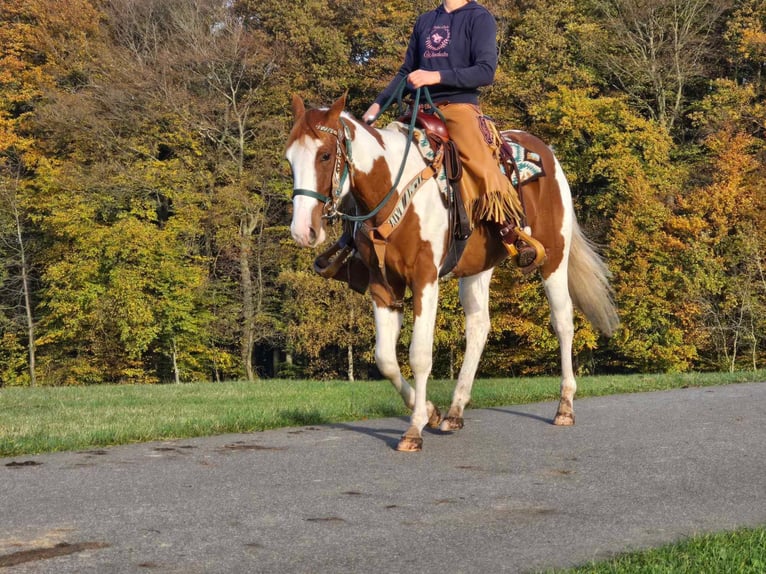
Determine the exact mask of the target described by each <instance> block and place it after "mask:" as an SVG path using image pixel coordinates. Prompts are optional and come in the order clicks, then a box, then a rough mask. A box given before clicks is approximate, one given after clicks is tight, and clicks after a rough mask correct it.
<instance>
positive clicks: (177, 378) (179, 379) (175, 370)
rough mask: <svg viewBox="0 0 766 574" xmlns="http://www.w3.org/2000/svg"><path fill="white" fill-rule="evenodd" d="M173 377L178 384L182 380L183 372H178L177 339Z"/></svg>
mask: <svg viewBox="0 0 766 574" xmlns="http://www.w3.org/2000/svg"><path fill="white" fill-rule="evenodd" d="M173 378H174V379H175V382H176V384H178V383H180V382H181V374H180V373H179V372H178V347H176V340H175V339H173Z"/></svg>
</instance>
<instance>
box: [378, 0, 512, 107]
mask: <svg viewBox="0 0 766 574" xmlns="http://www.w3.org/2000/svg"><path fill="white" fill-rule="evenodd" d="M496 34H497V24H496V23H495V17H494V16H492V14H491V13H490V12H489V10H487V9H486V8H484V7H483V6H481V5H479V4H477V3H476V2H469V3H468V4H466V5H465V6H461V7H460V8H458V9H457V10H454V11H452V12H447V11H446V10H445V9H444V6H443V5H439V7H438V8H436V9H435V10H431V11H430V12H426V13H425V14H422V15H421V16H419V17H418V19H417V21H416V22H415V26H414V29H413V31H412V35H411V36H410V42H409V45H408V46H407V53H406V54H405V56H404V64H403V65H402V67H401V68H399V71H398V72H397V74H396V76H395V77H394V79H393V80H392V81H391V83H390V84H389V85H388V87H386V89H385V90H383V91H382V92H381V93H380V95H379V96H378V97H377V99H376V100H375V101H376V102H377V103H378V104H380V105H382V104H384V103H385V102H386V101H388V98H389V97H391V95H392V94H393V93H394V91H395V90H396V88H397V86H399V84H400V82H401V81H402V80H403V79H404V78H405V77H407V75H408V74H409V73H410V72H413V71H415V70H418V69H423V70H428V71H438V72H440V73H441V83H440V84H437V85H434V86H428V89H429V91H430V92H431V97H432V98H433V101H434V102H436V103H440V102H446V101H449V102H461V103H472V104H478V102H479V87H480V86H488V85H490V84H491V83H492V82H493V80H494V79H495V69H496V68H497V40H496Z"/></svg>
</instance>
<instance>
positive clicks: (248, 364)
mask: <svg viewBox="0 0 766 574" xmlns="http://www.w3.org/2000/svg"><path fill="white" fill-rule="evenodd" d="M249 236H250V233H249V232H248V231H247V227H246V225H245V223H244V222H243V223H242V224H241V225H240V242H239V243H240V250H239V272H240V287H241V289H242V340H241V343H240V354H241V356H242V366H243V367H244V368H245V375H246V376H247V380H248V381H250V382H253V381H254V380H255V370H254V369H253V348H254V347H255V308H254V306H253V278H252V276H251V275H250V241H249Z"/></svg>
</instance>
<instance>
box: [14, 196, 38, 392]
mask: <svg viewBox="0 0 766 574" xmlns="http://www.w3.org/2000/svg"><path fill="white" fill-rule="evenodd" d="M13 216H14V220H15V223H16V240H17V241H18V243H19V258H20V263H21V288H22V290H23V292H24V311H25V316H26V322H27V351H28V355H29V384H30V385H32V386H33V387H34V386H36V385H37V370H36V368H35V321H34V316H33V315H32V293H31V288H30V285H29V273H28V270H27V269H28V265H27V254H26V250H25V249H24V235H23V233H22V230H21V216H20V214H19V209H18V205H17V204H16V202H15V201H14V202H13Z"/></svg>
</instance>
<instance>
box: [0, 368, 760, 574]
mask: <svg viewBox="0 0 766 574" xmlns="http://www.w3.org/2000/svg"><path fill="white" fill-rule="evenodd" d="M392 392H393V390H392ZM555 408H556V405H555V404H554V403H541V404H533V405H526V406H513V407H506V408H493V409H482V410H469V411H467V412H466V426H465V428H464V429H463V430H462V431H460V432H458V433H455V434H453V435H443V434H441V433H439V432H429V433H427V434H426V435H425V437H424V450H423V452H422V453H416V454H404V453H398V452H395V451H394V450H393V448H394V446H395V445H396V442H397V439H398V437H399V435H400V434H401V433H402V432H403V431H404V429H405V428H406V422H405V420H404V419H398V418H394V419H381V420H371V421H363V422H359V423H353V424H340V425H331V426H318V427H301V428H290V429H283V430H276V431H268V432H262V433H253V434H242V435H225V436H218V437H211V438H202V439H189V440H179V441H173V442H163V443H147V444H138V445H131V446H124V447H115V448H109V449H104V450H95V451H88V452H77V453H58V454H51V455H42V456H24V457H15V458H4V459H0V570H3V571H8V572H13V573H14V574H16V573H26V572H35V573H38V572H46V573H47V572H51V573H56V574H61V573H69V572H77V573H85V572H97V573H113V572H115V573H122V572H151V573H155V572H157V573H166V572H173V573H176V572H177V573H185V574H189V573H198V572H199V573H239V572H243V573H249V572H258V573H261V572H263V573H274V574H280V573H298V572H307V573H309V572H310V573H324V572H327V573H333V574H335V573H346V572H371V573H373V572H374V573H376V574H382V573H398V572H418V573H422V574H428V573H432V572H433V573H436V572H438V573H439V574H442V573H443V572H449V573H450V574H454V573H461V572H465V573H478V572H481V573H493V572H530V571H533V572H534V571H538V570H541V569H546V568H551V567H560V566H569V565H575V564H578V563H582V562H584V561H588V560H591V559H600V558H604V557H607V556H610V555H612V554H614V553H617V552H621V551H624V550H628V549H636V548H642V547H647V546H653V545H658V544H661V543H664V542H670V541H674V540H677V539H679V538H680V537H683V536H687V535H691V534H695V533H701V532H709V531H717V530H722V529H731V528H735V527H738V526H754V525H759V524H766V425H764V422H766V383H752V384H742V385H731V386H724V387H714V388H705V389H685V390H677V391H669V392H656V393H645V394H634V395H618V396H611V397H602V398H593V399H582V400H579V401H577V402H576V405H575V409H576V412H577V425H576V426H575V427H572V428H558V427H554V426H552V425H551V424H550V422H551V419H552V417H553V414H554V412H555ZM14 564H15V565H14ZM3 567H5V568H3Z"/></svg>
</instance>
